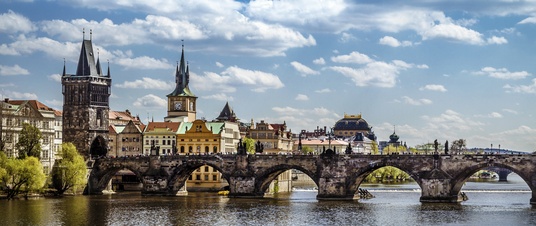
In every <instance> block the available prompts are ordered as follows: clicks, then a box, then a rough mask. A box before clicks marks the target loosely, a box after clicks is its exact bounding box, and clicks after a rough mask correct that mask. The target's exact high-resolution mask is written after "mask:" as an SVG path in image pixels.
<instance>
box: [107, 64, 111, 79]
mask: <svg viewBox="0 0 536 226" xmlns="http://www.w3.org/2000/svg"><path fill="white" fill-rule="evenodd" d="M110 75H111V74H110V61H108V74H107V75H106V77H110Z"/></svg>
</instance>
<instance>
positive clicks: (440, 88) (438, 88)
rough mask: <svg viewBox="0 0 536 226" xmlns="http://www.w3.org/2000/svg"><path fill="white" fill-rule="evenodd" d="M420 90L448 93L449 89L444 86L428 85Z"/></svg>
mask: <svg viewBox="0 0 536 226" xmlns="http://www.w3.org/2000/svg"><path fill="white" fill-rule="evenodd" d="M419 90H430V91H438V92H447V89H446V88H445V87H444V86H443V85H437V84H428V85H425V86H423V87H421V88H419Z"/></svg>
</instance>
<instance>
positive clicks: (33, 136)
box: [15, 123, 42, 159]
mask: <svg viewBox="0 0 536 226" xmlns="http://www.w3.org/2000/svg"><path fill="white" fill-rule="evenodd" d="M41 138H42V135H41V131H40V130H39V129H38V128H37V127H35V126H32V125H30V124H28V123H23V124H22V130H21V131H20V134H19V141H18V142H17V144H16V145H15V147H16V148H17V149H18V150H19V158H21V159H23V158H26V157H28V156H33V157H36V158H40V157H41V142H40V140H41Z"/></svg>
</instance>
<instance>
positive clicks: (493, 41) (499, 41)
mask: <svg viewBox="0 0 536 226" xmlns="http://www.w3.org/2000/svg"><path fill="white" fill-rule="evenodd" d="M487 41H488V44H497V45H502V44H507V43H508V40H506V38H504V37H497V36H493V37H491V38H488V40H487Z"/></svg>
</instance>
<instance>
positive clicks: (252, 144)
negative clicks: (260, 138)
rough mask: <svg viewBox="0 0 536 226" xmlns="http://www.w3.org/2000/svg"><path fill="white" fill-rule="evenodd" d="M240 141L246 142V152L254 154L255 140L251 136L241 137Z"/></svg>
mask: <svg viewBox="0 0 536 226" xmlns="http://www.w3.org/2000/svg"><path fill="white" fill-rule="evenodd" d="M242 142H244V143H245V144H246V152H247V153H249V154H252V155H254V154H255V140H253V138H249V137H246V138H244V139H242Z"/></svg>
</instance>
